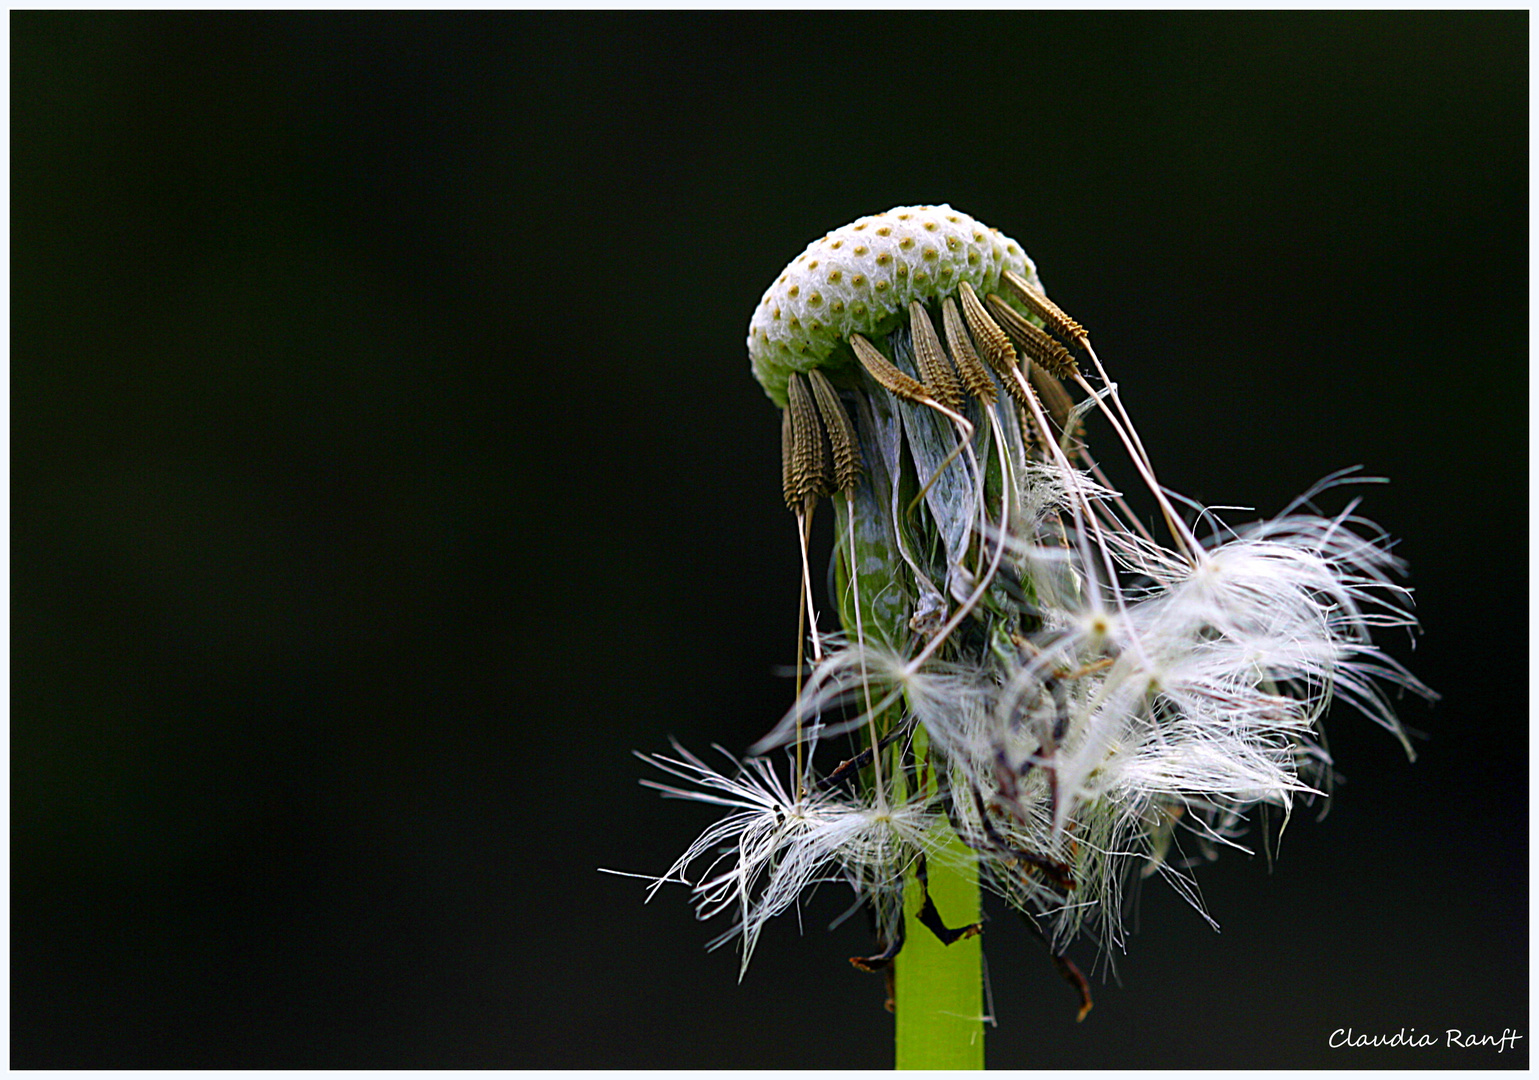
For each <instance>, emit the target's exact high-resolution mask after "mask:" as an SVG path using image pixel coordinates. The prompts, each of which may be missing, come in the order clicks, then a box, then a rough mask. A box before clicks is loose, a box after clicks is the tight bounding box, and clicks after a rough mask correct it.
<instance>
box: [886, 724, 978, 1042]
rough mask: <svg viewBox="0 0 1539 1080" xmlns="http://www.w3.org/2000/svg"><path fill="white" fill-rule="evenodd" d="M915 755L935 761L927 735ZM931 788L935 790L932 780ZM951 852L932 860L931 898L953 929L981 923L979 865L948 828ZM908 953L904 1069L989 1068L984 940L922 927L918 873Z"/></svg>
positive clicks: (900, 978)
mask: <svg viewBox="0 0 1539 1080" xmlns="http://www.w3.org/2000/svg"><path fill="white" fill-rule="evenodd" d="M914 742H915V747H914V749H915V753H916V755H917V756H918V757H919V759H920V760H921V761H923V760H924V759H925V757H926V755H927V754H928V750H929V748H928V746H926V745H925V743H926V740H925V736H924V732H923V730H921V731H920V732H919V733H918V734H917V735H916V736H915V740H914ZM927 783H928V784H929V785H931V786H933V785H934V783H935V780H934V777H933V775H932V776H929V777H928V779H927ZM942 828H944V829H945V830H946V834H947V844H946V847H945V848H944V849H943V850H942V851H940V852H937V853H936V854H934V855H932V856H931V857H930V859H929V860H928V867H929V890H930V898H931V900H933V901H934V902H935V906H936V908H937V909H938V910H939V911H941V912H942V913H943V915H944V918H945V919H946V921H947V923H948V924H950V925H952V926H965V925H967V924H968V923H975V922H977V921H978V920H979V918H980V901H979V892H978V861H977V858H976V856H974V854H973V853H972V852H971V851H970V850H968V849H967V848H966V847H964V846H963V844H962V842H961V840H959V839H958V838H957V836H956V834H955V833H953V832H952V831H951V828H950V826H949V825H946V826H942ZM903 895H904V900H903V929H904V942H903V951H902V952H900V953H899V954H898V957H897V960H896V962H895V964H896V970H895V973H894V982H895V984H896V985H895V996H894V1001H895V1002H896V1012H897V1067H898V1068H899V1069H981V1068H983V944H982V939H981V937H979V936H977V935H974V936H973V937H969V938H964V939H963V940H961V941H957V942H954V943H952V944H950V945H942V944H941V943H940V941H939V940H938V939H937V938H936V937H935V935H934V934H932V933H931V932H930V931H929V929H927V928H926V927H925V926H924V924H922V923H921V922H920V921H919V917H918V916H919V909H920V906H921V905H922V903H923V899H924V893H923V891H922V890H921V889H920V887H919V882H918V877H917V874H916V872H915V871H913V870H911V871H909V875H908V881H907V887H906V888H905V889H904V890H903Z"/></svg>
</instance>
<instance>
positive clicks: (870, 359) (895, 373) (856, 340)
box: [850, 334, 933, 405]
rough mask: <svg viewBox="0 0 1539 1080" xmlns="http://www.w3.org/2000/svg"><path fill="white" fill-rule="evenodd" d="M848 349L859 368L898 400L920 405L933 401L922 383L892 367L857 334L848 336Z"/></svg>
mask: <svg viewBox="0 0 1539 1080" xmlns="http://www.w3.org/2000/svg"><path fill="white" fill-rule="evenodd" d="M850 347H851V348H852V349H854V350H855V357H856V359H858V360H859V361H860V363H861V366H862V367H864V368H865V369H866V371H867V372H869V373H870V375H871V377H872V378H873V379H875V380H876V381H877V382H878V383H880V384H881V385H882V386H884V387H886V388H887V389H888V390H890V391H892V392H893V393H894V394H897V395H898V396H899V397H900V398H906V399H907V400H909V401H914V402H918V403H919V404H921V405H925V404H928V403H929V402H930V401H932V400H933V399H932V398H931V397H930V392H929V391H928V390H926V389H925V385H924V383H922V382H920V381H919V380H918V379H916V378H914V377H913V376H912V375H907V374H904V373H903V372H901V371H899V370H898V369H897V368H895V367H893V365H892V361H890V360H888V359H887V357H885V356H883V355H882V354H881V353H880V352H879V351H878V350H877V347H876V346H875V345H873V344H871V343H870V342H869V341H867V340H866V339H865V338H863V337H861V336H860V335H859V334H851V335H850Z"/></svg>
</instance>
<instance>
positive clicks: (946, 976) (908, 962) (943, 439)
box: [834, 357, 984, 1069]
mask: <svg viewBox="0 0 1539 1080" xmlns="http://www.w3.org/2000/svg"><path fill="white" fill-rule="evenodd" d="M900 361H902V362H907V357H900ZM863 406H864V407H863V408H862V410H861V418H860V424H859V425H858V426H859V429H860V430H861V431H862V433H863V446H862V453H863V454H864V456H865V460H866V466H867V472H866V475H865V477H864V478H863V479H862V482H861V483H860V485H859V486H858V488H857V490H856V492H855V494H854V499H855V506H854V507H849V506H846V505H844V504H843V501H842V500H839V501H836V502H835V504H834V505H835V513H836V515H837V517H838V528H837V529H836V533H835V535H836V536H837V537H838V538H839V541H838V544H837V545H836V548H835V558H834V568H835V576H836V580H837V583H838V585H837V587H838V595H839V598H840V618H841V621H842V622H843V625H844V627H845V629H846V630H847V631H850V632H851V633H854V632H856V630H857V627H858V628H859V630H860V632H862V633H863V634H864V635H865V636H866V637H867V638H868V639H872V640H878V641H883V642H886V643H888V644H889V645H896V644H897V643H899V642H902V641H903V640H904V639H905V637H907V636H908V634H909V632H910V631H909V625H910V619H911V617H912V616H913V614H914V607H913V604H914V598H915V597H916V596H917V595H919V592H920V587H919V584H918V582H917V580H916V578H915V576H914V573H913V567H912V565H911V563H910V561H909V560H911V559H913V558H915V557H916V556H915V553H920V552H933V551H938V550H940V549H941V547H942V544H943V541H942V538H941V531H942V530H941V529H939V528H938V527H937V524H936V522H935V520H934V518H933V517H931V515H929V514H928V513H924V512H920V513H918V514H912V513H906V512H905V513H895V512H894V510H895V508H904V507H908V506H909V505H910V504H911V502H912V500H913V499H914V498H915V496H916V495H917V494H918V481H917V475H918V472H919V470H918V469H917V468H916V467H915V465H914V464H913V463H912V461H911V460H910V459H909V454H910V453H911V452H913V451H912V450H911V448H910V443H909V442H907V441H906V440H905V438H904V436H903V434H902V428H901V426H900V421H899V419H898V415H897V410H898V409H900V408H901V407H902V406H900V405H898V404H897V403H895V402H892V401H890V400H888V399H886V398H885V397H884V396H882V395H876V396H875V397H873V398H868V399H867V400H866V402H864V403H863ZM909 421H910V424H911V425H912V426H913V428H914V429H915V430H918V431H922V432H929V431H930V429H931V428H934V429H935V431H934V432H932V433H931V437H932V439H933V440H934V443H935V445H934V446H933V447H929V446H927V447H926V448H925V452H924V453H923V454H922V456H925V457H927V458H933V459H935V460H927V461H926V463H925V464H926V470H925V471H926V475H930V474H933V473H935V472H936V470H937V462H938V461H939V460H940V459H941V458H943V457H944V456H945V455H946V454H948V453H949V452H950V448H951V446H952V445H954V443H953V442H952V441H951V440H953V439H954V435H952V434H951V432H950V431H949V430H945V429H943V428H942V427H941V426H940V425H936V424H934V423H933V421H932V418H931V417H930V416H929V415H928V414H927V413H926V412H925V411H924V410H920V411H919V412H917V413H915V414H914V415H913V416H912V417H910V418H909ZM943 479H944V481H945V482H946V483H950V481H951V478H950V477H949V476H946V477H944V478H943ZM895 489H896V490H895ZM895 496H896V497H895ZM852 509H853V511H854V512H853V513H851V510H852ZM966 524H967V526H968V527H970V525H971V523H970V522H967V523H966ZM851 529H853V530H854V539H853V547H854V550H853V553H852V552H851V551H850V549H849V548H847V547H846V546H845V545H847V544H849V543H850V539H849V537H850V533H849V530H851ZM953 542H956V540H953ZM905 551H906V552H908V553H909V555H908V557H907V558H905V556H904V554H903V553H904V552H905ZM857 581H858V583H859V589H858V593H857V590H855V589H852V588H851V585H852V584H853V583H855V582H857ZM929 588H930V589H932V590H934V589H935V588H936V587H935V586H934V585H930V586H929ZM856 595H858V596H859V598H860V603H859V609H860V610H859V619H858V622H857V612H856V604H855V603H854V597H855V596H856ZM902 711H903V710H902V708H901V707H898V708H893V709H889V710H887V712H886V714H885V715H883V716H882V717H880V718H879V719H878V726H879V727H880V729H881V733H882V734H886V733H887V731H889V730H890V727H891V724H893V723H895V722H896V721H897V719H898V717H899V716H900V715H901V713H902ZM900 751H901V747H894V748H893V749H892V751H890V754H889V759H888V760H889V767H888V769H887V770H886V775H887V777H888V778H889V781H890V782H891V783H892V784H893V785H894V795H895V796H896V797H898V798H902V797H903V794H904V792H903V789H904V787H905V780H906V775H905V771H904V770H903V769H901V768H899V767H897V760H898V758H899V757H900ZM912 754H913V763H914V765H915V767H916V770H917V775H918V776H920V777H923V783H924V784H925V785H926V786H927V788H928V789H929V790H928V794H929V795H931V796H933V795H934V794H935V787H936V779H935V774H934V771H933V770H932V769H931V768H929V764H930V760H929V759H930V753H929V745H928V739H927V737H926V733H925V731H924V729H923V728H922V727H920V728H918V729H917V730H916V732H915V734H914V740H913V747H912ZM868 779H871V777H870V776H869V775H868ZM940 828H942V829H944V830H945V833H946V837H947V839H946V843H945V844H944V845H943V847H942V850H940V851H937V852H935V853H933V854H932V856H931V857H930V858H929V859H927V860H926V865H927V870H928V888H929V895H930V898H931V899H932V900H933V902H934V904H935V906H936V909H937V910H938V911H939V912H940V914H941V917H942V918H943V919H944V920H945V922H946V924H947V925H948V926H953V927H960V926H967V925H969V924H971V923H976V922H978V921H979V918H980V902H979V888H978V867H977V858H976V856H975V855H974V853H973V852H972V851H971V850H970V849H968V848H967V847H965V846H964V845H963V844H962V842H961V840H960V839H958V838H957V836H956V835H955V833H953V832H952V831H951V828H950V826H949V825H944V824H943V825H941V826H940ZM924 896H925V891H924V889H923V888H921V886H920V883H919V880H918V875H917V867H916V868H915V869H911V870H910V871H909V873H908V876H907V878H906V881H905V887H904V890H903V898H904V899H903V903H904V912H903V922H904V942H903V948H902V950H901V951H900V952H899V953H898V955H897V958H896V959H895V961H894V971H893V983H894V986H893V992H894V998H893V1001H894V1011H895V1013H896V1020H897V1025H896V1026H897V1030H896V1037H897V1038H896V1042H897V1067H898V1068H900V1069H981V1068H983V1045H984V1043H983V1019H982V1018H983V950H982V946H981V942H980V940H979V938H978V937H977V936H973V937H970V938H966V939H963V940H961V941H957V942H954V943H952V944H951V945H942V944H941V942H940V941H939V940H938V939H937V938H936V937H935V935H934V934H933V933H932V932H931V931H930V929H929V928H928V927H926V926H924V924H922V923H921V922H920V921H919V919H918V915H919V911H920V909H921V907H922V905H923V903H924Z"/></svg>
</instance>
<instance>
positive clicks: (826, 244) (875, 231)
mask: <svg viewBox="0 0 1539 1080" xmlns="http://www.w3.org/2000/svg"><path fill="white" fill-rule="evenodd" d="M1005 270H1011V271H1014V272H1015V273H1017V274H1019V275H1020V276H1021V277H1023V278H1025V279H1026V280H1028V281H1030V282H1032V283H1033V284H1039V283H1038V281H1037V272H1036V267H1035V266H1034V265H1033V264H1032V262H1031V260H1030V259H1029V258H1027V256H1026V253H1025V251H1023V250H1022V248H1021V245H1020V244H1018V243H1016V242H1015V241H1014V240H1012V239H1010V238H1009V237H1008V236H1004V235H1002V234H1000V233H999V232H997V231H996V230H993V229H990V228H989V227H988V226H986V225H984V224H982V223H981V222H979V221H977V220H975V219H973V218H971V217H969V216H968V215H966V214H963V213H961V212H960V211H957V210H953V209H952V208H951V207H950V206H947V205H945V204H944V203H942V204H941V205H939V206H898V207H894V208H893V209H891V210H888V211H887V212H886V213H882V214H872V215H871V216H869V217H863V218H861V219H860V220H858V221H854V222H851V223H850V224H848V225H845V226H844V227H842V228H839V229H835V230H834V231H833V232H831V233H829V234H827V235H826V236H824V237H823V238H822V239H819V240H814V241H813V242H812V243H811V244H809V245H808V246H807V250H805V251H804V252H802V253H801V255H799V256H797V257H796V259H794V260H793V261H792V262H791V264H790V265H789V266H787V267H786V269H785V272H784V273H782V274H781V275H780V276H779V277H778V278H776V280H775V282H774V284H772V285H771V286H770V287H769V289H768V290H766V291H765V293H764V296H763V298H762V299H761V300H760V301H759V304H758V306H757V307H756V308H754V313H753V318H752V319H751V320H750V322H749V325H748V356H749V360H750V361H751V362H752V365H753V373H754V377H755V378H756V379H758V380H759V383H760V384H761V385H762V386H763V387H764V390H765V392H766V393H767V394H769V396H770V397H771V398H772V399H773V400H774V401H775V403H776V404H777V405H781V406H784V405H785V403H786V380H787V378H788V376H789V375H790V373H791V372H793V371H808V370H810V369H811V368H814V367H819V366H822V365H824V364H826V363H828V362H829V361H830V359H831V358H832V357H834V356H835V354H836V353H837V354H840V355H845V354H848V351H849V348H848V346H847V345H846V344H845V342H846V341H847V340H848V338H849V336H850V334H852V333H858V334H865V335H868V336H870V335H876V334H884V333H887V332H888V331H890V330H892V329H894V328H895V327H897V326H898V325H899V324H900V323H901V322H903V316H904V312H905V311H906V309H907V308H908V305H909V302H910V301H912V300H919V301H920V302H921V303H929V302H930V301H931V300H935V299H937V298H939V297H940V296H942V295H947V294H950V293H952V292H954V291H955V290H956V288H957V286H958V285H959V284H960V283H961V282H963V281H966V282H968V283H969V284H971V285H972V286H973V288H974V289H976V290H978V292H979V293H980V294H981V293H985V292H991V291H994V290H996V289H998V288H999V278H1000V274H1001V273H1002V272H1003V271H1005Z"/></svg>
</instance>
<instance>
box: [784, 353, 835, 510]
mask: <svg viewBox="0 0 1539 1080" xmlns="http://www.w3.org/2000/svg"><path fill="white" fill-rule="evenodd" d="M786 401H787V403H788V407H789V410H790V413H791V428H792V433H793V437H794V440H795V443H794V445H793V447H792V453H791V480H792V482H793V483H794V485H795V487H796V494H797V497H798V498H799V500H800V505H801V506H802V507H805V508H806V509H807V511H808V512H809V513H810V512H811V510H812V507H813V506H815V505H817V500H818V497H819V496H822V495H827V494H828V492H829V483H828V479H827V475H826V474H830V473H831V472H832V469H831V467H830V465H829V462H828V447H827V446H826V444H825V443H824V439H823V425H822V424H821V423H819V422H818V410H817V406H815V405H814V404H813V403H812V394H811V393H810V392H809V391H808V389H807V383H806V381H805V380H804V379H803V378H802V376H800V375H798V374H796V373H795V372H792V373H791V377H790V379H789V380H788V381H787V382H786Z"/></svg>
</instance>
